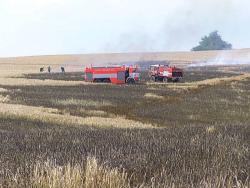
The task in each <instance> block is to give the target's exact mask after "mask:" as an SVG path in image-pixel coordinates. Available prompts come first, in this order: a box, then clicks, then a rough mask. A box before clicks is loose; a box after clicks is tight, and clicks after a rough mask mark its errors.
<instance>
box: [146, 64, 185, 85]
mask: <svg viewBox="0 0 250 188" xmlns="http://www.w3.org/2000/svg"><path fill="white" fill-rule="evenodd" d="M149 76H150V77H151V79H152V80H153V81H154V82H157V81H161V82H171V81H172V82H178V81H179V80H180V79H182V78H183V71H182V70H181V69H179V68H176V67H171V66H169V65H151V66H150V70H149Z"/></svg>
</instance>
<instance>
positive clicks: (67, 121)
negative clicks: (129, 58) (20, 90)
mask: <svg viewBox="0 0 250 188" xmlns="http://www.w3.org/2000/svg"><path fill="white" fill-rule="evenodd" d="M0 104H1V107H0V114H3V115H5V116H6V115H7V116H8V115H14V116H17V117H24V118H26V119H29V120H38V121H42V122H46V123H56V124H60V125H63V126H91V127H100V128H108V127H109V128H111V127H115V128H152V127H153V126H152V125H150V124H144V123H141V122H138V121H134V120H128V119H125V118H124V117H121V116H120V117H119V116H116V117H112V118H108V117H98V116H93V117H86V118H83V117H77V116H71V115H70V114H64V115H61V114H58V110H57V109H53V108H44V107H33V106H25V105H17V104H5V103H0Z"/></svg>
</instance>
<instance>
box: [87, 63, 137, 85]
mask: <svg viewBox="0 0 250 188" xmlns="http://www.w3.org/2000/svg"><path fill="white" fill-rule="evenodd" d="M139 77H140V73H139V71H138V67H137V66H125V65H123V66H106V67H92V66H91V67H87V68H86V69H85V80H86V81H89V82H104V83H113V84H125V83H127V84H135V83H136V82H138V81H139Z"/></svg>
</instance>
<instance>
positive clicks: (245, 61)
mask: <svg viewBox="0 0 250 188" xmlns="http://www.w3.org/2000/svg"><path fill="white" fill-rule="evenodd" d="M234 65H250V53H248V54H247V55H242V56H240V55H238V56H237V57H235V56H234V55H233V54H232V53H228V52H221V53H220V54H219V55H218V56H216V57H215V58H214V59H210V60H206V61H201V62H195V63H192V64H190V65H188V67H208V66H234Z"/></svg>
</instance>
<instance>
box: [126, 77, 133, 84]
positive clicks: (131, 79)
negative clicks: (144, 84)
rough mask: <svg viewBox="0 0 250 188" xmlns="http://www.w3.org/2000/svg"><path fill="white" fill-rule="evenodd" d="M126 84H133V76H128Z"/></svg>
mask: <svg viewBox="0 0 250 188" xmlns="http://www.w3.org/2000/svg"><path fill="white" fill-rule="evenodd" d="M127 84H135V79H134V78H128V79H127Z"/></svg>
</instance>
